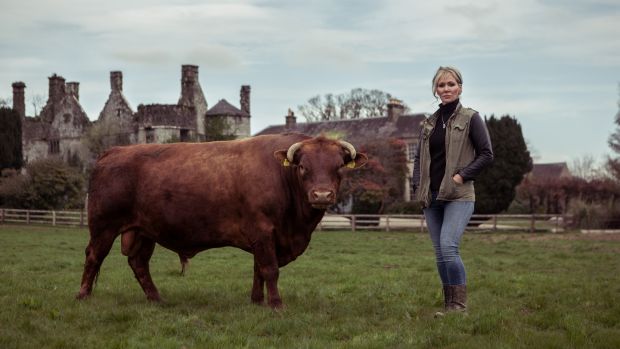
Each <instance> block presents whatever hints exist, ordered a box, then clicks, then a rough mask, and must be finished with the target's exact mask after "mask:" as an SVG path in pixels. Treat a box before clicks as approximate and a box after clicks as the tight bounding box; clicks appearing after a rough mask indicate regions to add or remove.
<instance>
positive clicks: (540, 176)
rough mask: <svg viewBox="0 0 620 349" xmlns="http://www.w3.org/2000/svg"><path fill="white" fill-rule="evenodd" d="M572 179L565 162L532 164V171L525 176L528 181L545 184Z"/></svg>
mask: <svg viewBox="0 0 620 349" xmlns="http://www.w3.org/2000/svg"><path fill="white" fill-rule="evenodd" d="M570 177H572V175H571V173H570V170H569V169H568V166H567V165H566V162H554V163H546V164H534V165H533V166H532V171H531V172H530V173H528V174H527V175H526V178H527V179H528V180H529V181H536V182H547V181H556V180H558V179H563V178H570Z"/></svg>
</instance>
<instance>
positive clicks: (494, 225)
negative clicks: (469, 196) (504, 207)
mask: <svg viewBox="0 0 620 349" xmlns="http://www.w3.org/2000/svg"><path fill="white" fill-rule="evenodd" d="M493 230H497V215H496V214H494V215H493Z"/></svg>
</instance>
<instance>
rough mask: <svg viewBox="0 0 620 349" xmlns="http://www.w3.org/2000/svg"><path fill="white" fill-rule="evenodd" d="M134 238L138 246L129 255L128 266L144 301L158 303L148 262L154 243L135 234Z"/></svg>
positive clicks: (158, 298)
mask: <svg viewBox="0 0 620 349" xmlns="http://www.w3.org/2000/svg"><path fill="white" fill-rule="evenodd" d="M135 238H136V241H135V242H136V243H137V244H139V245H138V246H139V247H138V248H137V249H135V250H134V251H132V252H133V254H131V255H129V258H128V259H127V260H128V262H129V266H131V269H132V270H133V274H134V275H135V276H136V279H137V280H138V282H139V283H140V286H142V290H144V294H146V299H148V300H150V301H156V302H159V301H161V298H160V297H159V292H158V291H157V287H155V284H154V283H153V279H152V278H151V272H150V271H149V261H150V260H151V256H152V255H153V251H154V250H155V241H153V240H151V239H149V238H146V237H144V236H140V235H138V234H136V237H135Z"/></svg>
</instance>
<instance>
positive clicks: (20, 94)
mask: <svg viewBox="0 0 620 349" xmlns="http://www.w3.org/2000/svg"><path fill="white" fill-rule="evenodd" d="M12 86H13V110H15V111H16V112H17V113H18V114H19V117H20V118H22V119H23V118H25V117H26V99H25V96H24V89H25V88H26V84H24V83H23V82H21V81H17V82H14V83H13V85H12Z"/></svg>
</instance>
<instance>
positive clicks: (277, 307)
mask: <svg viewBox="0 0 620 349" xmlns="http://www.w3.org/2000/svg"><path fill="white" fill-rule="evenodd" d="M269 306H270V307H271V309H272V310H274V311H283V310H285V309H286V306H285V305H284V304H283V303H282V301H280V300H278V301H272V302H270V303H269Z"/></svg>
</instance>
